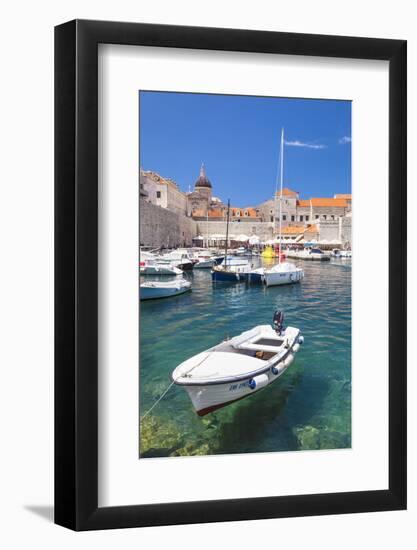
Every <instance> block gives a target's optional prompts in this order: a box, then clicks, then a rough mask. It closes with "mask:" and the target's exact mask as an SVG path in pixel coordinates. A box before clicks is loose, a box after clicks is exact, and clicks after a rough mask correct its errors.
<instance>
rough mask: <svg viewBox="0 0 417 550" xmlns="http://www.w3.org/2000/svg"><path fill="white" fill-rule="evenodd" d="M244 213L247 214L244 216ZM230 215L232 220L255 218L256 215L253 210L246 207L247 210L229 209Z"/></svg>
mask: <svg viewBox="0 0 417 550" xmlns="http://www.w3.org/2000/svg"><path fill="white" fill-rule="evenodd" d="M237 212H239V216H238V215H237ZM245 212H247V215H246V216H245ZM230 215H231V217H233V218H257V217H258V215H257V214H256V210H255V208H251V207H247V208H237V207H233V208H230Z"/></svg>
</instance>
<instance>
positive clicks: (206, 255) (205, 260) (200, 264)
mask: <svg viewBox="0 0 417 550" xmlns="http://www.w3.org/2000/svg"><path fill="white" fill-rule="evenodd" d="M193 260H195V263H194V269H209V268H211V267H213V266H214V265H216V262H217V258H216V256H215V255H214V254H213V253H211V252H210V251H207V250H200V251H198V252H195V253H194V256H193Z"/></svg>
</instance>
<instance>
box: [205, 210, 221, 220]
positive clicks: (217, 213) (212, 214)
mask: <svg viewBox="0 0 417 550" xmlns="http://www.w3.org/2000/svg"><path fill="white" fill-rule="evenodd" d="M208 217H209V218H223V211H222V210H220V208H215V209H213V208H212V209H211V210H209V212H208Z"/></svg>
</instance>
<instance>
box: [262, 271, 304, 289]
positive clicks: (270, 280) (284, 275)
mask: <svg viewBox="0 0 417 550" xmlns="http://www.w3.org/2000/svg"><path fill="white" fill-rule="evenodd" d="M264 277H265V284H266V286H278V285H290V284H294V283H299V282H300V281H301V279H302V278H303V271H302V270H301V269H297V270H295V271H290V272H288V271H286V272H279V271H277V272H268V271H265V275H264Z"/></svg>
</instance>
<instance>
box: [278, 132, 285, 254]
mask: <svg viewBox="0 0 417 550" xmlns="http://www.w3.org/2000/svg"><path fill="white" fill-rule="evenodd" d="M283 179H284V128H282V129H281V153H280V193H279V257H278V263H281V252H282V248H281V246H282V182H283Z"/></svg>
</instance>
